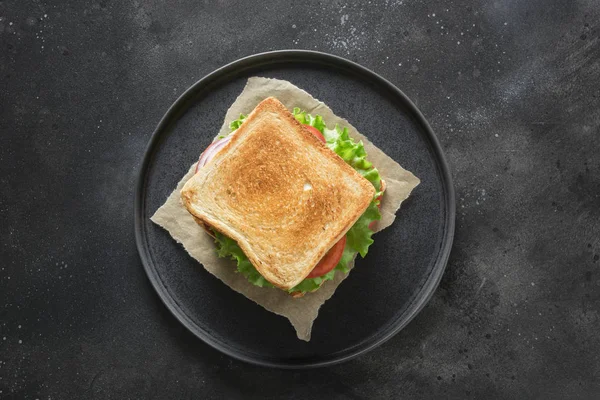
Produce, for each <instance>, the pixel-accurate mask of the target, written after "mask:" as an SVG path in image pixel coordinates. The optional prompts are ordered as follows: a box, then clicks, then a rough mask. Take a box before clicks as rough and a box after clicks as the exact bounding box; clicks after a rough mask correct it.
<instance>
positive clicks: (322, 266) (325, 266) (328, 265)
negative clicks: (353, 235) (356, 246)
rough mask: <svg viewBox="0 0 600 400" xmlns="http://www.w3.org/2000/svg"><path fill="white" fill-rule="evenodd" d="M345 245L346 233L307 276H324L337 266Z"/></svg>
mask: <svg viewBox="0 0 600 400" xmlns="http://www.w3.org/2000/svg"><path fill="white" fill-rule="evenodd" d="M344 247H346V236H345V235H344V237H343V238H341V239H340V240H339V241H338V242H337V243H336V244H334V245H333V247H332V248H331V249H330V250H329V251H328V252H327V253H326V254H325V255H324V256H323V258H321V261H319V263H318V264H317V266H316V267H314V268H313V270H312V271H311V272H310V274H308V276H307V278H316V277H318V276H323V275H325V274H326V273H328V272H329V271H331V270H332V269H334V268H335V266H336V265H338V263H339V262H340V259H341V258H342V253H343V252H344Z"/></svg>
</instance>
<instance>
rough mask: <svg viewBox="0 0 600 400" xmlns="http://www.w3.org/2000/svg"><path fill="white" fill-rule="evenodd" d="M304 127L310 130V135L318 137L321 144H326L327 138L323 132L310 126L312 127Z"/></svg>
mask: <svg viewBox="0 0 600 400" xmlns="http://www.w3.org/2000/svg"><path fill="white" fill-rule="evenodd" d="M304 127H305V128H306V129H308V130H309V131H310V133H312V134H313V135H315V136H316V137H317V139H319V140H320V141H321V142H323V143H325V137H324V136H323V134H322V133H321V131H319V130H318V129H317V128H315V127H314V126H310V125H304Z"/></svg>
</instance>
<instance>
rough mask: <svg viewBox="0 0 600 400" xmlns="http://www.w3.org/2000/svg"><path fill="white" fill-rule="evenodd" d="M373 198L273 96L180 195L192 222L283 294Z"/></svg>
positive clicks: (368, 187) (366, 184)
mask: <svg viewBox="0 0 600 400" xmlns="http://www.w3.org/2000/svg"><path fill="white" fill-rule="evenodd" d="M374 195H375V189H374V188H373V185H371V183H370V182H369V181H367V180H366V179H365V178H363V177H362V176H361V175H360V174H359V173H358V172H356V171H355V170H354V169H353V168H352V167H350V166H349V165H348V164H346V163H345V162H344V160H342V159H341V158H340V157H339V156H338V155H337V154H335V153H334V152H333V151H331V150H330V149H329V148H327V147H326V146H325V145H324V144H323V143H322V142H320V141H319V139H317V138H316V137H315V136H314V135H313V134H312V133H310V132H309V131H308V130H307V129H306V128H304V127H303V126H302V124H300V123H299V122H298V121H296V119H295V118H294V116H293V115H292V114H291V113H290V112H289V111H288V110H287V109H286V108H285V106H284V105H283V104H281V103H280V102H279V101H278V100H277V99H275V98H272V97H270V98H267V99H265V100H263V101H262V102H261V103H260V104H259V105H258V106H256V108H255V109H254V110H253V111H252V112H251V113H250V115H249V116H248V118H247V119H246V120H245V121H244V123H243V124H242V125H241V126H240V127H239V129H238V130H237V131H236V132H235V134H234V136H233V137H232V139H231V141H230V142H229V143H228V144H227V145H226V146H225V147H224V148H223V149H222V150H221V151H220V152H219V153H218V154H217V155H216V156H215V157H214V158H213V159H212V160H211V161H210V162H209V163H208V164H207V165H205V166H204V167H202V168H201V169H200V170H199V171H198V172H197V173H196V174H195V175H194V176H193V177H192V178H191V179H190V180H189V181H188V182H187V183H186V184H185V186H184V187H183V189H182V190H181V198H182V201H183V204H184V205H185V207H186V208H187V209H188V211H189V212H190V213H191V214H192V215H193V216H194V217H195V218H197V220H200V221H201V222H203V223H204V224H206V225H208V226H211V227H212V228H214V229H216V230H217V231H219V232H221V233H223V234H224V235H227V236H229V237H230V238H232V239H233V240H235V241H236V242H237V243H238V245H239V246H240V247H241V248H242V250H243V251H244V253H245V254H246V255H247V256H248V259H249V260H250V262H252V264H253V265H254V266H255V268H256V269H257V270H258V272H260V273H261V274H262V275H263V276H264V277H265V279H266V280H268V281H269V282H271V283H272V284H273V285H275V286H277V287H279V288H281V289H284V290H289V289H291V288H293V287H294V286H296V285H297V284H298V283H300V282H301V281H302V280H303V279H304V278H305V277H306V276H307V275H308V274H309V273H310V272H311V271H312V269H313V268H314V267H315V265H316V264H317V263H318V262H319V260H321V258H322V257H323V256H324V255H325V253H327V251H328V250H329V249H330V248H331V247H332V246H333V245H334V244H335V243H336V242H337V241H338V240H339V239H340V238H342V236H343V235H345V234H346V232H347V231H348V229H350V228H351V227H352V225H353V224H354V222H356V220H357V219H358V218H359V217H360V216H361V215H362V213H363V212H364V211H365V210H366V208H367V207H368V205H369V203H370V202H371V201H372V199H373V196H374Z"/></svg>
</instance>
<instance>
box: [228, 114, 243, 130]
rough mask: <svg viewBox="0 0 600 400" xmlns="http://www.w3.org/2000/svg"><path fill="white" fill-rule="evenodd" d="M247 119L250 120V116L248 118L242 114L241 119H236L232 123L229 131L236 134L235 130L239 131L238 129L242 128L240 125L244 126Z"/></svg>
mask: <svg viewBox="0 0 600 400" xmlns="http://www.w3.org/2000/svg"><path fill="white" fill-rule="evenodd" d="M246 118H248V116H247V115H244V114H240V117H239V118H238V119H236V120H235V121H232V122H231V123H230V124H229V130H230V131H231V132H234V131H235V130H237V128H239V127H240V125H242V124H243V123H244V120H245V119H246Z"/></svg>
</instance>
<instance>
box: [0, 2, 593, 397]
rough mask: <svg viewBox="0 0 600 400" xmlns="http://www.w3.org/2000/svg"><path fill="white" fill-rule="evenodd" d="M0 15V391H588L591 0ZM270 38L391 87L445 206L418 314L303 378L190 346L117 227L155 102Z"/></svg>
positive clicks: (152, 6)
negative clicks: (442, 249) (361, 69)
mask: <svg viewBox="0 0 600 400" xmlns="http://www.w3.org/2000/svg"><path fill="white" fill-rule="evenodd" d="M0 17H1V20H0V49H1V50H0V77H1V79H0V133H1V139H2V142H1V145H0V236H1V239H0V262H1V265H0V306H1V308H0V362H1V364H0V367H1V368H0V378H1V379H0V390H1V392H0V398H3V399H4V398H6V399H11V398H15V399H24V398H30V399H35V398H40V399H47V398H53V399H59V398H60V399H79V398H98V399H105V398H115V399H124V398H156V399H162V398H202V397H204V398H208V397H217V398H238V397H242V396H243V395H244V396H245V397H255V398H264V397H267V398H275V397H291V398H298V399H305V398H313V397H315V396H316V395H321V396H323V397H327V398H398V397H404V396H406V397H410V398H598V396H600V335H598V327H599V326H600V261H599V260H598V258H599V255H600V222H599V220H600V156H599V154H598V152H599V150H600V45H599V38H598V36H599V33H600V26H599V25H598V21H599V20H600V7H598V3H597V2H596V1H595V0H579V1H571V2H566V1H562V0H560V1H559V0H549V1H548V0H547V1H541V0H535V1H521V2H516V1H505V2H501V1H496V2H491V1H483V0H481V1H468V0H458V1H453V2H439V1H436V2H421V1H418V2H411V1H407V0H404V1H397V0H396V1H393V0H390V1H377V2H376V1H371V2H370V3H369V2H361V3H360V4H354V3H350V2H342V1H333V2H314V3H310V4H306V5H300V4H299V3H294V4H293V5H290V4H284V2H276V1H272V2H261V3H260V5H255V4H254V3H250V2H242V1H225V0H222V1H218V2H208V1H205V2H196V1H175V2H159V1H149V2H114V1H99V2H79V1H70V2H62V3H61V4H56V5H53V4H52V3H49V2H48V3H46V2H41V1H31V2H26V1H17V0H13V1H3V2H0ZM248 21H250V22H248ZM281 48H305V49H316V50H321V51H325V52H330V53H333V54H338V55H341V56H345V57H347V58H349V59H351V60H354V61H357V62H359V63H361V64H363V65H365V66H366V67H369V68H372V69H373V70H375V71H376V72H378V73H381V74H382V75H383V76H385V77H387V78H388V79H390V80H391V81H392V82H394V83H395V84H397V86H399V87H400V88H401V89H402V90H404V91H405V92H406V93H407V94H408V95H409V96H410V97H411V98H412V99H413V100H414V101H415V102H416V103H417V105H418V106H419V107H420V108H421V110H422V111H423V113H424V114H425V116H426V117H427V118H428V119H429V121H430V123H431V124H432V126H433V128H434V130H435V131H436V132H437V134H438V136H439V138H440V140H441V142H442V144H443V145H444V148H445V150H446V152H447V156H448V159H449V162H450V163H451V166H452V169H453V174H454V178H455V185H456V189H457V201H458V217H457V232H456V240H455V247H454V250H453V255H452V257H451V261H450V264H449V266H448V270H447V272H446V275H445V277H444V280H443V283H442V285H441V287H440V289H438V291H437V293H436V295H435V296H434V298H433V300H432V301H431V302H430V304H429V305H428V306H427V307H426V308H425V309H424V311H423V312H422V313H421V314H420V315H419V316H418V317H417V318H416V319H415V320H414V321H413V322H412V323H411V324H410V325H409V326H408V328H407V329H405V330H404V331H402V332H401V333H400V334H398V335H397V336H396V337H394V338H393V339H392V340H390V341H389V342H388V343H386V344H385V345H383V346H382V347H380V348H378V349H376V350H375V351H373V352H371V353H369V354H367V355H365V356H363V357H360V358H358V359H356V360H354V361H351V362H349V363H346V364H343V365H339V366H336V367H333V368H329V369H320V370H312V371H304V372H291V371H279V370H266V369H262V368H258V367H252V366H248V365H245V364H242V363H239V362H237V361H233V360H231V359H229V358H228V357H226V356H224V355H221V354H220V353H217V352H216V351H214V350H212V349H210V348H209V347H208V346H206V345H204V344H203V343H201V342H200V341H198V340H196V339H195V338H194V337H193V336H192V335H191V334H189V333H188V332H187V331H186V330H185V329H184V328H183V327H182V326H180V325H179V324H178V323H177V322H176V321H175V320H174V318H173V317H172V316H171V315H170V314H169V313H168V312H167V310H166V309H165V307H164V306H163V305H162V303H160V300H159V299H158V297H157V296H156V294H155V293H154V292H153V290H152V289H151V287H150V285H149V283H148V280H147V278H146V276H145V274H144V272H143V269H142V267H141V264H140V261H139V258H138V255H137V251H136V248H135V245H134V238H133V223H132V215H133V214H132V206H133V200H132V198H133V197H132V190H133V182H134V179H135V174H136V171H137V168H138V166H139V163H140V160H141V155H142V154H143V151H144V149H145V146H146V143H147V141H148V139H149V137H150V134H151V132H152V131H153V129H154V127H155V125H156V123H157V122H158V120H159V118H160V117H161V116H162V114H163V113H164V111H165V110H166V109H167V108H168V107H169V105H170V104H171V103H172V102H173V101H174V100H175V98H176V97H177V96H178V95H179V94H180V93H181V92H182V91H183V90H185V88H187V87H188V86H189V85H191V84H192V83H193V82H194V81H195V80H197V79H199V78H200V77H202V76H203V75H204V74H206V73H208V72H210V71H212V70H213V69H215V68H217V67H219V66H221V65H222V64H224V63H227V62H229V61H232V60H235V59H237V58H239V57H240V56H244V55H248V54H252V53H256V52H260V51H265V50H273V49H281Z"/></svg>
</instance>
